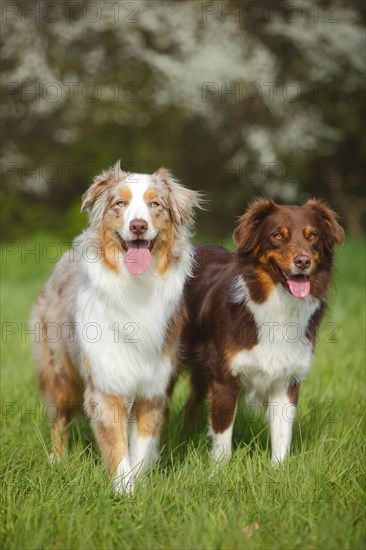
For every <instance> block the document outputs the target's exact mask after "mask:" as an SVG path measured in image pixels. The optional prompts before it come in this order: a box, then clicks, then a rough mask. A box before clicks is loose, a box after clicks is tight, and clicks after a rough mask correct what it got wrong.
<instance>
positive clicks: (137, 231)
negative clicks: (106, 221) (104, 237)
mask: <svg viewBox="0 0 366 550" xmlns="http://www.w3.org/2000/svg"><path fill="white" fill-rule="evenodd" d="M130 231H131V232H132V233H133V234H134V235H138V236H140V235H143V234H144V233H146V231H147V222H145V220H138V219H136V220H132V221H131V223H130Z"/></svg>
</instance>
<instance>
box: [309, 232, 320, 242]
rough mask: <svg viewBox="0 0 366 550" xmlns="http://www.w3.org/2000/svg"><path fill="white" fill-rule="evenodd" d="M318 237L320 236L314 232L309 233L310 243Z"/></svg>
mask: <svg viewBox="0 0 366 550" xmlns="http://www.w3.org/2000/svg"><path fill="white" fill-rule="evenodd" d="M317 236H318V234H317V233H315V231H312V232H311V233H309V236H308V239H309V241H313V240H314V239H315V238H316V237H317Z"/></svg>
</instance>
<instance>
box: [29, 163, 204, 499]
mask: <svg viewBox="0 0 366 550" xmlns="http://www.w3.org/2000/svg"><path fill="white" fill-rule="evenodd" d="M198 203H199V194H198V193H197V192H196V191H192V190H189V189H186V188H185V187H184V186H182V185H181V184H180V183H178V182H177V181H176V180H175V179H174V178H173V176H172V175H171V174H170V172H169V171H168V170H166V169H160V170H158V171H157V172H155V173H154V174H152V175H147V174H132V173H128V172H124V171H123V170H121V168H120V166H119V163H118V164H117V165H116V166H115V167H114V169H111V170H107V171H105V172H103V173H102V174H100V175H99V176H97V177H96V178H95V180H94V182H93V184H92V185H91V187H90V188H89V189H88V190H87V191H86V193H85V194H84V195H83V203H82V210H84V209H86V210H87V211H88V213H89V219H90V226H89V227H88V229H86V230H85V231H84V232H83V233H82V234H81V235H80V236H79V237H78V238H77V239H76V240H75V242H74V247H73V249H72V250H71V251H69V252H67V253H65V255H64V256H63V257H62V258H61V260H60V261H59V262H58V264H57V265H56V267H55V270H54V272H53V273H52V275H51V277H50V279H49V280H48V281H47V283H46V285H45V286H44V288H43V290H42V291H41V293H40V295H39V297H38V299H37V302H36V304H35V306H34V309H33V317H32V323H33V325H34V331H35V333H36V334H37V333H38V337H36V338H35V342H34V355H35V359H36V362H37V367H38V369H37V376H38V383H39V386H40V389H41V392H42V395H43V397H44V399H45V402H46V405H47V411H48V414H49V419H50V422H51V432H52V441H53V448H52V451H51V458H52V459H53V460H54V459H56V458H59V457H60V456H61V455H62V454H63V453H64V452H65V451H66V444H67V428H68V422H69V420H70V418H71V415H72V414H73V412H74V410H76V409H78V408H79V407H80V405H81V408H82V407H84V410H85V412H86V413H87V414H88V416H89V417H90V420H91V424H92V428H93V431H94V434H95V438H96V440H97V443H98V446H99V448H100V450H101V454H102V457H103V459H104V461H105V463H106V465H107V466H108V469H109V471H110V473H111V476H112V479H113V483H114V487H115V490H116V491H118V492H120V491H132V490H133V488H134V483H135V479H136V477H137V476H138V475H140V474H141V473H142V472H143V471H144V470H146V468H148V467H149V466H150V465H152V463H153V462H154V460H155V459H156V457H157V448H158V439H159V432H160V429H161V426H162V423H163V420H164V416H165V407H166V389H167V386H168V384H169V381H170V378H171V376H172V373H173V371H174V368H175V366H174V365H175V356H176V349H177V344H178V337H179V332H180V329H181V325H182V319H183V316H182V297H183V288H184V283H185V281H186V279H187V277H189V275H190V273H191V266H192V256H193V251H192V245H191V244H190V238H189V237H190V227H191V226H192V221H193V210H194V207H195V206H198Z"/></svg>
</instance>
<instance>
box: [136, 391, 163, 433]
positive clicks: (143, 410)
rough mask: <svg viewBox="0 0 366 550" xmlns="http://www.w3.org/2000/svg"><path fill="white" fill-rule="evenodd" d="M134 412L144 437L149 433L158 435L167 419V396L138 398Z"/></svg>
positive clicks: (138, 429)
mask: <svg viewBox="0 0 366 550" xmlns="http://www.w3.org/2000/svg"><path fill="white" fill-rule="evenodd" d="M134 413H135V416H136V422H137V431H138V433H139V434H140V435H141V436H143V437H146V436H148V435H152V436H154V437H157V436H158V435H159V434H160V431H161V429H162V427H163V425H164V422H165V420H166V414H167V402H166V399H165V397H156V398H154V399H137V400H136V401H135V403H134Z"/></svg>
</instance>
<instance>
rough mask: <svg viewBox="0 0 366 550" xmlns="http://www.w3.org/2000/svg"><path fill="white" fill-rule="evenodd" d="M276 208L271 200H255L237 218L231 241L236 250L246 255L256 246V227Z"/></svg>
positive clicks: (257, 240)
mask: <svg viewBox="0 0 366 550" xmlns="http://www.w3.org/2000/svg"><path fill="white" fill-rule="evenodd" d="M276 208H277V205H276V203H275V202H274V201H273V200H272V199H257V200H256V201H255V202H254V203H253V204H252V205H251V206H250V207H249V208H248V210H247V211H246V212H245V214H243V215H242V216H241V218H239V223H238V225H237V227H236V228H235V230H234V233H233V240H234V243H235V244H236V246H237V248H239V249H240V250H241V251H242V252H244V253H247V252H251V251H252V250H254V248H255V247H256V246H257V245H258V242H259V238H260V237H259V235H258V231H257V229H258V227H259V225H260V224H261V223H262V222H263V220H265V218H266V217H267V216H268V215H269V214H272V212H274V211H275V210H276Z"/></svg>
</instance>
